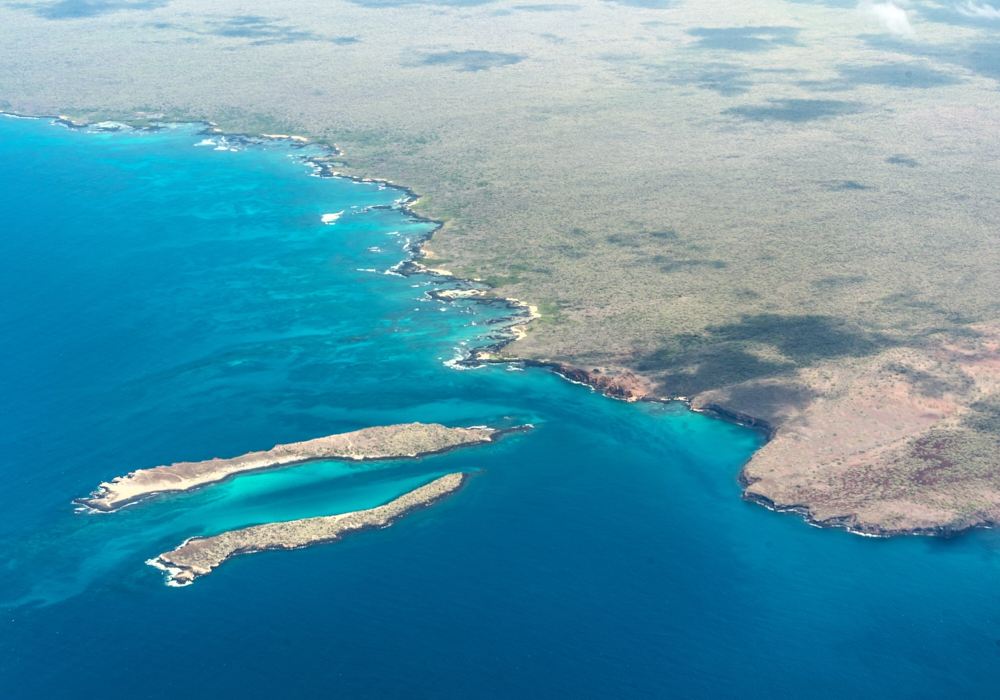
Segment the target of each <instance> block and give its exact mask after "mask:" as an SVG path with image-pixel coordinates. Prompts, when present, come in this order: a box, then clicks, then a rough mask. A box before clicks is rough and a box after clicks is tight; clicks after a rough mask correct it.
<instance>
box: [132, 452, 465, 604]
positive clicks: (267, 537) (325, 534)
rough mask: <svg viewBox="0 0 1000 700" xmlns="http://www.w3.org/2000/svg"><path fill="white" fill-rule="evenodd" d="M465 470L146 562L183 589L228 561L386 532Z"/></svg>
mask: <svg viewBox="0 0 1000 700" xmlns="http://www.w3.org/2000/svg"><path fill="white" fill-rule="evenodd" d="M468 476H469V475H468V474H466V473H464V472H456V473H454V474H446V475H445V476H442V477H440V478H438V479H435V480H434V481H432V482H431V483H429V484H427V485H426V486H421V487H420V488H418V489H414V490H413V491H410V492H409V493H406V494H403V495H402V496H400V497H399V498H397V499H395V500H393V501H390V502H389V503H386V504H385V505H382V506H378V507H376V508H369V509H368V510H358V511H354V512H351V513H342V514H340V515H328V516H322V517H318V518H305V519H303V520H292V521H289V522H283V523H266V524H264V525H255V526H253V527H247V528H243V529H242V530H233V531H231V532H224V533H222V534H221V535H216V536H214V537H195V538H192V539H189V540H188V541H187V542H185V543H183V544H182V545H181V546H180V547H178V548H177V549H175V550H173V551H172V552H165V553H163V554H161V555H160V556H158V557H155V558H153V559H150V560H149V561H148V562H147V563H148V564H150V565H151V566H155V567H156V568H158V569H162V570H163V571H166V572H167V583H168V585H173V586H186V585H188V584H189V583H191V582H192V581H194V579H195V578H197V577H198V576H205V575H207V574H210V573H212V569H214V568H216V567H217V566H219V565H220V564H222V563H223V562H225V561H226V560H227V559H229V558H230V557H234V556H236V555H238V554H252V553H254V552H264V551H267V550H275V549H301V548H302V547H308V546H311V545H315V544H323V543H326V542H334V541H336V540H339V539H340V538H342V537H343V536H344V535H346V534H349V533H351V532H360V531H362V530H368V529H373V528H384V527H388V526H389V525H391V524H392V523H393V522H395V521H396V520H398V519H399V518H401V517H403V516H404V515H406V514H407V513H410V512H412V511H414V510H416V509H418V508H423V507H426V506H429V505H432V504H433V503H435V502H437V501H439V500H441V499H442V498H444V497H445V496H448V495H451V494H453V493H455V492H456V491H457V490H458V489H459V488H461V486H462V484H463V483H464V482H465V480H466V479H467V478H468Z"/></svg>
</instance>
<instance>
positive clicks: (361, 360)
mask: <svg viewBox="0 0 1000 700" xmlns="http://www.w3.org/2000/svg"><path fill="white" fill-rule="evenodd" d="M207 140H211V141H212V142H211V143H206V141H207ZM199 144H201V145H199ZM308 155H319V152H318V151H315V150H311V149H310V148H305V149H301V148H294V147H293V146H292V145H290V144H288V143H282V142H271V143H266V144H257V145H253V144H246V143H243V142H240V141H238V140H232V141H228V142H224V141H221V140H220V139H218V138H214V139H208V138H207V137H205V136H204V135H200V134H199V133H198V128H196V127H193V126H179V127H175V128H170V129H165V130H162V131H160V132H157V133H149V132H134V131H119V132H115V133H109V132H97V131H95V130H70V129H67V128H65V127H62V126H60V125H56V124H53V123H52V122H51V120H23V119H14V118H0V328H2V332H0V401H2V403H0V477H2V480H3V501H2V506H0V700H15V699H17V700H20V699H32V700H35V699H38V698H44V699H47V698H67V697H100V698H128V699H130V700H131V699H135V698H177V697H187V698H217V697H224V698H296V699H298V698H338V697H346V698H435V699H440V698H462V699H467V698H609V697H620V698H700V699H706V698H737V697H738V698H776V697H797V698H831V699H833V698H836V699H837V700H842V699H843V698H943V697H962V698H964V699H968V698H990V699H993V700H995V698H997V697H998V694H1000V533H997V532H995V531H982V532H976V533H972V534H970V535H966V536H963V537H960V538H957V539H953V540H939V539H928V538H902V539H893V540H879V539H871V538H862V537H857V536H853V535H848V534H845V533H842V532H837V531H827V530H819V529H815V528H812V527H809V526H808V525H806V524H805V523H803V522H802V521H801V520H800V519H799V518H797V517H795V516H791V515H781V514H775V513H771V512H768V511H766V510H764V509H763V508H760V507H759V506H755V505H752V504H748V503H745V502H743V501H741V500H740V497H739V495H740V488H739V485H738V484H737V481H736V477H737V474H738V472H739V470H740V467H741V466H742V465H743V464H744V462H745V461H746V460H747V459H749V457H750V456H751V455H752V454H753V452H754V450H755V449H757V448H758V447H759V446H760V445H761V442H762V440H761V436H760V435H759V434H757V433H755V432H753V431H751V430H748V429H745V428H742V427H738V426H734V425H730V424H727V423H724V422H721V421H718V420H713V419H711V418H708V417H706V416H703V415H698V414H695V413H691V412H689V411H687V410H686V409H685V408H684V407H683V406H682V405H679V404H654V403H641V404H626V403H622V402H617V401H613V400H610V399H607V398H604V397H602V396H599V395H597V394H594V393H592V392H591V391H590V390H589V389H587V388H586V387H582V386H578V385H574V384H571V383H569V382H567V381H565V380H563V379H561V378H560V377H558V376H555V375H553V374H551V373H548V372H546V371H543V370H537V369H527V370H521V369H519V368H517V367H503V366H492V367H482V368H479V369H458V368H456V367H455V366H454V363H451V362H450V361H451V360H453V359H454V358H456V357H461V356H462V354H463V353H464V352H467V351H468V349H469V348H471V347H474V346H476V345H484V344H488V343H490V342H493V341H492V340H491V336H492V337H494V338H495V337H496V335H497V333H498V330H497V329H498V328H499V327H501V326H502V325H503V323H502V321H501V319H503V318H505V317H507V316H509V315H510V313H511V311H510V310H509V309H507V308H505V307H504V306H503V305H493V306H489V305H483V304H477V303H475V302H471V301H459V302H454V303H441V302H438V301H434V300H432V299H430V298H428V297H427V296H426V292H427V291H429V290H432V289H443V288H450V287H454V286H455V284H456V283H454V282H446V281H444V280H442V279H440V278H433V277H429V276H426V275H416V276H411V277H402V276H398V275H394V274H386V273H387V271H389V272H391V270H392V268H393V267H394V266H395V265H396V264H397V263H399V262H400V261H401V260H403V259H404V258H406V257H407V251H406V245H407V242H408V241H414V240H418V239H419V238H420V237H421V236H424V235H426V234H427V233H428V232H429V231H430V226H429V225H428V224H427V223H425V222H421V221H418V220H414V219H413V218H410V217H408V216H407V215H406V214H405V213H404V212H402V211H400V210H399V207H398V202H399V200H400V198H401V197H403V196H404V195H403V193H402V192H400V191H399V190H395V189H392V188H386V187H384V186H379V185H377V184H371V183H367V184H365V183H355V182H352V181H348V180H339V179H330V178H320V177H315V176H314V175H315V174H316V173H315V171H314V169H313V168H312V167H310V166H309V164H308V163H307V162H304V161H303V156H308ZM373 207H377V208H373ZM337 212H343V214H342V215H341V216H340V217H339V218H338V219H337V220H336V221H335V223H334V224H333V225H324V224H323V223H322V222H321V217H322V216H323V215H324V214H330V213H337ZM491 322H492V323H491ZM417 420H419V421H427V422H431V421H438V422H443V423H445V424H448V425H454V426H469V425H483V424H488V425H492V426H497V427H504V426H511V425H516V424H520V423H532V424H534V425H535V428H534V429H533V430H532V431H530V432H528V433H524V434H516V435H510V436H507V437H505V438H504V439H503V440H501V441H499V442H498V443H496V444H491V445H488V446H485V447H476V448H470V449H466V450H461V451H456V452H452V453H449V454H445V455H439V456H433V457H428V458H425V459H421V460H417V461H400V462H380V463H373V464H367V465H358V464H345V463H335V462H330V463H314V464H309V465H304V466H299V467H295V468H290V469H286V470H282V471H274V472H267V473H261V474H256V475H248V476H244V477H242V478H238V479H236V480H233V481H230V482H228V483H226V484H223V485H219V486H215V487H211V488H207V489H204V490H201V491H197V492H193V493H190V494H186V495H179V496H174V497H170V498H158V499H154V500H151V501H147V502H144V503H141V504H139V505H135V506H132V507H129V508H126V509H124V510H122V511H120V512H117V513H113V514H91V513H86V512H79V511H78V510H77V509H76V508H75V507H74V506H73V504H72V500H73V499H74V498H76V497H80V496H85V495H87V494H88V493H89V492H90V491H91V490H93V489H94V488H95V487H96V486H97V485H98V483H100V482H101V481H104V480H107V479H110V478H111V477H114V476H116V475H122V474H125V473H127V472H129V471H132V470H134V469H138V468H145V467H152V466H155V465H158V464H163V463H169V462H173V461H180V460H199V459H207V458H210V457H216V456H219V457H230V456H235V455H237V454H240V453H243V452H247V451H250V450H256V449H266V448H269V447H271V446H273V445H274V444H276V443H283V442H290V441H295V440H303V439H308V438H313V437H318V436H321V435H327V434H331V433H335V432H341V431H346V430H353V429H357V428H361V427H365V426H369V425H379V424H391V423H399V422H408V421H417ZM456 470H467V471H474V472H480V473H477V474H476V475H475V476H474V477H473V478H472V479H471V480H470V482H469V483H468V485H467V486H466V487H465V488H464V489H463V490H462V491H460V492H459V493H458V494H456V495H455V496H453V497H451V498H449V499H447V500H445V501H443V502H441V503H439V504H437V505H435V506H434V507H432V508H429V509H425V510H422V511H419V512H417V513H414V514H411V515H409V516H407V517H406V518H404V519H402V520H400V521H399V522H397V523H396V524H395V525H393V526H392V527H391V528H389V529H386V530H380V531H371V532H366V533H362V534H359V535H356V536H353V537H349V538H347V539H346V540H344V541H343V542H340V543H336V544H332V545H326V546H320V547H313V548H310V549H305V550H300V551H294V552H272V553H265V554H255V555H251V556H244V557H237V558H235V559H233V560H231V561H229V562H227V563H226V564H224V565H223V566H222V567H220V568H219V569H217V570H216V571H215V572H214V573H213V574H211V575H210V576H207V577H204V578H200V579H198V580H197V581H195V583H194V584H193V585H191V586H188V587H185V588H169V587H167V586H166V585H164V577H163V573H162V572H160V571H158V570H156V569H154V568H153V567H151V566H148V565H146V564H145V562H146V560H147V559H149V558H151V557H153V556H155V555H157V554H159V553H161V552H164V551H167V550H169V549H173V548H174V547H176V546H177V545H178V544H180V543H181V542H182V541H183V540H184V539H185V538H187V537H191V536H195V535H210V534H215V533H218V532H221V531H224V530H228V529H232V528H235V527H241V526H245V525H250V524H254V523H260V522H266V521H271V520H288V519H295V518H301V517H307V516H314V515H321V514H331V513H338V512H344V511H348V510H355V509H358V508H365V507H370V506H374V505H377V504H380V503H384V502H386V501H388V500H391V499H392V498H394V497H395V496H397V495H399V494H401V493H404V492H406V491H408V490H410V489H412V488H415V487H417V486H420V485H422V484H424V483H427V482H428V481H430V480H432V479H433V478H435V477H436V476H439V475H441V474H444V473H447V472H450V471H456Z"/></svg>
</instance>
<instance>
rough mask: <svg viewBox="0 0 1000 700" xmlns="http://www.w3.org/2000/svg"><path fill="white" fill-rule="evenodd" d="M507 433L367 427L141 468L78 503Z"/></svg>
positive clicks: (97, 503) (95, 504) (113, 505)
mask: <svg viewBox="0 0 1000 700" xmlns="http://www.w3.org/2000/svg"><path fill="white" fill-rule="evenodd" d="M503 432H507V431H499V430H494V429H492V428H447V427H445V426H443V425H438V424H436V423H430V424H427V423H404V424H399V425H388V426H379V427H373V428H363V429H362V430H356V431H354V432H350V433H340V434H338V435H329V436H327V437H322V438H315V439H313V440H306V441H304V442H294V443H290V444H287V445H277V446H276V447H273V448H272V449H270V450H265V451H261V452H249V453H247V454H244V455H240V456H239V457H233V458H232V459H218V458H216V459H209V460H205V461H203V462H176V463H174V464H170V465H166V466H160V467H154V468H152V469H139V470H138V471H134V472H132V473H130V474H127V475H125V476H120V477H116V478H114V479H112V480H111V481H110V482H104V483H102V484H101V485H100V486H99V487H98V490H97V491H95V492H94V493H93V494H92V495H91V496H90V497H89V498H81V499H78V500H77V502H78V503H80V504H82V505H85V506H88V507H90V508H94V509H96V510H102V511H113V510H117V509H118V508H121V507H122V506H125V505H128V504H129V503H134V502H135V501H137V500H140V499H142V498H145V497H148V496H151V495H153V494H157V493H167V492H176V491H189V490H191V489H195V488H199V487H201V486H206V485H208V484H214V483H218V482H220V481H224V480H226V479H229V478H231V477H233V476H235V475H237V474H244V473H247V472H252V471H260V470H263V469H273V468H277V467H287V466H291V465H293V464H302V463H303V462H313V461H317V460H324V459H349V460H366V459H398V458H402V457H409V458H413V457H420V456H423V455H430V454H435V453H438V452H444V451H446V450H449V449H454V448H457V447H464V446H468V445H476V444H480V443H484V442H490V441H491V440H493V439H495V438H496V437H497V436H498V435H500V434H502V433H503Z"/></svg>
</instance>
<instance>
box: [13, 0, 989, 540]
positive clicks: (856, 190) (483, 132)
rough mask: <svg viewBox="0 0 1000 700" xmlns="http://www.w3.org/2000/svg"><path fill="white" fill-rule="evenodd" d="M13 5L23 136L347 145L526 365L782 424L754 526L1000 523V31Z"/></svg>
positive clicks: (885, 24)
mask: <svg viewBox="0 0 1000 700" xmlns="http://www.w3.org/2000/svg"><path fill="white" fill-rule="evenodd" d="M907 7H908V9H907V10H905V11H904V10H903V9H900V8H899V7H896V6H895V5H890V4H880V5H877V6H875V5H871V4H868V5H864V4H863V5H862V6H861V7H859V6H858V5H857V4H856V3H855V2H852V1H844V2H840V1H838V0H829V1H827V2H815V3H810V2H780V1H768V2H761V3H728V4H725V5H723V4H719V3H706V2H693V1H688V2H667V1H663V2H659V1H658V0H649V1H648V2H647V1H643V0H637V1H636V2H631V3H629V2H622V3H614V2H598V1H591V0H588V1H587V2H580V3H573V4H564V3H558V4H539V5H515V4H511V3H510V2H479V3H468V4H462V3H460V2H459V3H450V4H448V3H445V4H440V5H438V4H426V3H419V2H414V3H405V2H393V1H392V0H387V1H385V2H380V1H378V0H371V1H370V2H364V1H361V0H359V1H357V2H343V1H341V0H328V1H325V2H294V3H293V2H268V3H264V2H258V1H253V0H251V1H249V2H240V3H234V2H227V1H222V2H218V3H213V4H212V5H211V6H210V7H209V8H206V7H205V6H204V5H203V4H200V3H197V4H196V3H193V2H189V1H187V0H173V1H169V0H145V1H142V0H140V1H139V2H124V1H116V0H61V1H57V2H37V3H32V2H17V3H11V2H6V3H4V4H2V5H0V26H2V28H3V37H4V41H3V42H0V65H2V66H3V67H4V68H3V70H0V108H3V109H7V110H10V111H14V112H20V113H25V114H64V115H67V116H70V117H73V118H75V119H85V120H86V119H89V120H96V119H105V118H116V119H125V120H133V121H139V123H144V121H143V120H149V119H154V120H155V119H159V118H164V117H167V118H174V119H207V120H212V121H215V122H217V123H218V124H219V125H220V127H221V128H223V129H226V130H231V131H249V132H258V133H260V132H263V133H287V134H298V135H304V136H308V137H310V138H314V139H320V140H325V141H328V142H330V143H336V144H337V145H338V146H339V147H340V148H341V149H342V150H343V163H344V165H343V166H338V167H339V170H341V171H342V172H344V173H347V174H353V175H363V176H372V177H383V178H388V179H390V180H393V181H394V182H398V183H400V184H405V185H406V186H408V187H411V188H413V189H414V190H415V191H417V192H419V193H420V194H421V195H423V198H422V199H421V200H420V202H419V203H418V204H417V206H416V209H417V211H419V212H420V213H421V214H424V215H427V216H430V217H433V218H436V219H440V220H442V221H444V222H445V225H444V227H443V228H442V229H441V230H440V231H439V232H438V233H437V234H436V235H435V237H434V239H433V240H432V241H431V242H430V244H429V245H428V246H427V250H428V255H429V256H430V257H431V259H432V260H433V261H434V263H435V266H436V267H444V268H447V269H450V270H452V271H454V272H455V273H456V274H458V275H463V276H467V277H474V278H478V279H481V280H484V281H486V282H487V283H489V284H490V285H492V286H493V287H495V288H496V289H497V292H498V293H499V294H502V295H503V296H511V297H516V298H519V299H523V300H525V301H526V302H529V303H531V304H533V305H536V306H537V307H538V308H539V310H540V311H541V314H542V315H541V318H540V319H538V320H537V321H535V322H534V323H532V324H531V326H530V332H529V333H528V334H527V336H526V337H525V338H523V339H521V340H519V341H518V342H516V343H515V344H513V345H511V346H509V347H508V348H506V350H505V352H506V353H508V354H509V355H511V356H520V357H527V358H534V359H550V360H553V361H557V362H564V363H567V364H570V365H573V366H576V367H580V368H583V369H586V370H589V371H592V370H594V369H599V370H600V372H601V373H602V374H608V373H612V374H617V373H618V372H620V371H621V370H623V369H629V370H631V371H633V372H635V373H636V374H638V375H639V376H640V377H642V378H643V379H644V380H645V381H646V382H647V384H648V385H649V387H650V390H651V395H654V396H664V397H667V396H686V397H694V399H693V402H694V405H695V406H704V407H715V408H716V409H717V410H719V411H722V412H729V413H731V414H741V415H743V416H745V417H748V418H755V419H758V420H762V421H765V422H766V423H768V424H769V426H770V427H771V428H772V429H773V437H774V439H773V440H772V441H771V442H770V443H769V444H768V445H767V446H766V447H765V448H763V449H762V450H761V451H760V453H758V455H757V456H756V457H755V458H754V459H753V461H752V462H751V463H750V464H749V465H748V467H747V470H746V472H745V474H744V478H745V480H746V481H747V482H749V483H750V485H749V487H748V488H749V491H748V496H750V497H752V498H756V499H758V500H761V501H764V502H766V503H769V504H774V505H775V506H777V507H782V508H796V509H799V510H804V511H808V512H809V515H810V517H812V518H813V519H814V520H817V521H823V522H830V523H837V524H842V525H845V526H848V527H852V528H854V529H858V530H863V531H867V532H904V531H914V530H919V531H949V530H957V529H961V528H963V527H967V526H969V525H974V524H979V523H990V522H995V521H996V520H997V519H998V516H1000V427H998V426H1000V424H998V420H1000V419H998V418H997V416H998V415H1000V409H997V408H996V407H997V406H1000V399H995V398H994V396H995V395H996V392H995V389H996V377H995V376H994V365H995V364H996V363H997V362H1000V360H998V359H997V349H996V348H997V344H996V343H997V341H996V339H997V337H998V328H1000V307H998V299H1000V294H998V293H1000V274H998V273H1000V244H998V240H997V237H998V232H1000V228H998V223H1000V201H998V198H997V170H998V163H1000V160H998V155H1000V138H998V135H1000V100H998V99H997V96H998V83H997V81H998V79H1000V43H998V42H997V38H998V36H1000V35H998V30H1000V12H997V11H996V10H993V9H992V8H990V7H989V6H987V5H982V4H977V3H963V4H961V5H959V4H936V3H932V2H929V1H923V2H916V1H915V2H912V3H909V4H908V6H907Z"/></svg>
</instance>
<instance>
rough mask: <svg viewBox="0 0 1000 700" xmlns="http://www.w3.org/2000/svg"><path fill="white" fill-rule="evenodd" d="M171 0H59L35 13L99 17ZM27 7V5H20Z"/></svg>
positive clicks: (151, 7)
mask: <svg viewBox="0 0 1000 700" xmlns="http://www.w3.org/2000/svg"><path fill="white" fill-rule="evenodd" d="M169 1H170V0H138V1H137V2H129V1H128V0H59V1H58V2H52V3H47V4H45V5H42V6H41V7H39V8H37V9H35V14H36V15H38V16H39V17H43V18H45V19H82V18H86V17H99V16H101V15H109V14H111V13H113V12H120V11H122V10H156V9H158V8H161V7H164V6H166V5H167V3H168V2H169ZM18 7H20V8H26V7H28V6H26V5H20V6H18Z"/></svg>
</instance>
